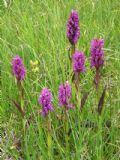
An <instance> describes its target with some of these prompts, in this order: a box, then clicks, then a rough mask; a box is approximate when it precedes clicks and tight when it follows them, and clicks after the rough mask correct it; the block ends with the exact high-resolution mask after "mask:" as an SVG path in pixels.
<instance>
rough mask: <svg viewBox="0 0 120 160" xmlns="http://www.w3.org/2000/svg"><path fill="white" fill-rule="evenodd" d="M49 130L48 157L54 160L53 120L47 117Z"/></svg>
mask: <svg viewBox="0 0 120 160" xmlns="http://www.w3.org/2000/svg"><path fill="white" fill-rule="evenodd" d="M47 129H48V135H47V145H48V157H49V159H52V138H51V120H50V118H49V117H47Z"/></svg>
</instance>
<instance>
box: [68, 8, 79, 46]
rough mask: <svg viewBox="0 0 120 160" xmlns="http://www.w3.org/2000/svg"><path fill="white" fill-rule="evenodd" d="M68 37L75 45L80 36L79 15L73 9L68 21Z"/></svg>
mask: <svg viewBox="0 0 120 160" xmlns="http://www.w3.org/2000/svg"><path fill="white" fill-rule="evenodd" d="M67 37H68V39H69V41H70V43H71V44H72V45H75V44H76V43H77V41H78V39H79V37H80V27H79V16H78V13H77V11H75V10H72V11H71V14H70V17H69V19H68V22H67Z"/></svg>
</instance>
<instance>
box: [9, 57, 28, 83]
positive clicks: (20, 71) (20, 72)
mask: <svg viewBox="0 0 120 160" xmlns="http://www.w3.org/2000/svg"><path fill="white" fill-rule="evenodd" d="M12 71H13V74H14V75H15V77H16V79H17V80H18V81H21V80H24V78H25V74H26V69H25V67H24V65H23V62H22V59H21V58H20V57H19V56H16V57H14V58H13V60H12Z"/></svg>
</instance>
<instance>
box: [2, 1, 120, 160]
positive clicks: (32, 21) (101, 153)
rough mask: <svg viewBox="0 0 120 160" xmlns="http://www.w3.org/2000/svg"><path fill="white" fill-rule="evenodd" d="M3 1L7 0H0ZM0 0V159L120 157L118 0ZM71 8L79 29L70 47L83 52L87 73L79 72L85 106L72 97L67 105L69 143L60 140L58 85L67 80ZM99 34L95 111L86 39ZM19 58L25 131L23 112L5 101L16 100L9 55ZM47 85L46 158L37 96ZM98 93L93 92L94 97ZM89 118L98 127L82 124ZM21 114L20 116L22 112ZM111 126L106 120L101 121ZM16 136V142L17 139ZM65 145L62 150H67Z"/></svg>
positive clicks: (94, 159)
mask: <svg viewBox="0 0 120 160" xmlns="http://www.w3.org/2000/svg"><path fill="white" fill-rule="evenodd" d="M6 1H7V0H6ZM8 2H10V3H8V5H7V6H6V5H5V0H4V1H3V0H0V72H1V75H0V80H1V82H0V84H1V91H0V100H1V105H0V126H1V129H0V131H1V138H0V150H1V155H2V156H1V160H8V159H10V158H11V159H12V160H19V159H23V160H47V159H51V160H56V159H58V160H61V159H62V160H65V159H66V160H119V159H120V102H119V101H120V89H119V88H120V80H119V79H120V19H119V17H120V2H119V0H81V1H80V0H11V1H8ZM71 9H76V10H77V11H78V13H79V16H80V29H81V37H80V39H79V41H78V44H77V46H76V48H77V49H78V50H83V51H84V52H85V55H86V57H87V58H86V68H87V71H86V74H85V75H81V92H82V93H84V92H85V91H88V90H90V95H89V97H88V99H87V101H86V103H85V106H84V109H83V112H82V113H80V112H78V111H79V107H80V104H78V103H76V101H75V89H74V85H73V90H72V94H73V95H72V100H73V102H74V103H75V109H73V110H70V111H69V117H68V124H69V128H71V130H70V131H69V132H70V133H69V150H68V148H66V146H65V133H64V121H63V120H61V119H60V118H59V117H61V115H62V114H63V113H62V108H60V107H59V106H58V100H57V97H58V87H59V84H60V83H64V82H65V81H66V80H68V81H69V82H70V83H71V84H72V81H71V66H70V62H69V58H68V48H69V47H70V44H69V42H68V39H67V38H66V22H67V19H68V17H69V14H70V11H71ZM94 37H98V38H103V39H104V40H105V47H104V52H105V60H106V61H105V65H104V67H103V68H102V73H101V87H100V92H99V94H100V95H101V94H102V90H103V88H104V86H105V85H107V91H106V96H105V103H104V108H103V111H102V115H101V116H98V113H97V112H96V108H97V103H98V100H97V98H96V91H95V90H94V88H93V86H92V81H93V79H94V72H93V71H91V69H90V67H89V66H90V64H89V55H90V41H91V39H92V38H94ZM16 54H17V55H20V56H21V57H22V58H23V61H24V64H25V66H26V69H27V75H26V78H25V81H24V82H23V86H24V90H25V106H24V107H25V111H26V119H27V120H29V124H28V125H27V126H26V129H25V132H23V123H22V121H23V119H22V117H21V115H20V113H19V112H18V110H17V109H16V108H15V106H14V105H13V104H12V103H11V101H10V98H12V99H15V100H16V101H18V102H19V91H18V87H17V83H16V81H15V78H14V77H13V75H12V72H11V59H12V58H13V57H14V56H15V55H16ZM30 60H32V61H36V60H38V67H39V71H37V72H33V70H32V68H31V66H30ZM45 86H46V87H48V88H50V89H51V91H52V93H53V96H54V99H53V104H54V112H53V113H51V114H50V116H51V117H50V118H51V122H52V148H51V150H52V151H51V158H49V157H48V149H47V129H46V125H45V118H43V117H42V116H41V114H40V109H41V107H40V106H39V104H38V96H39V94H40V91H41V89H42V88H43V87H45ZM100 95H99V97H100ZM87 120H88V121H91V122H93V123H95V124H97V127H94V128H91V127H84V126H81V125H80V123H81V121H82V122H84V121H87ZM25 121H26V120H25ZM107 121H109V122H111V127H109V128H108V127H106V126H105V124H106V122H107ZM18 141H20V143H21V145H17V148H16V147H15V143H16V142H18ZM66 149H67V150H68V151H67V150H66Z"/></svg>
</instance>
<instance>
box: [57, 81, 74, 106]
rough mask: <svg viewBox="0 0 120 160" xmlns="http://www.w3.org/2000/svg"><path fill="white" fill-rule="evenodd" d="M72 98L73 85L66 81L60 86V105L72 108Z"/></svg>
mask: <svg viewBox="0 0 120 160" xmlns="http://www.w3.org/2000/svg"><path fill="white" fill-rule="evenodd" d="M70 98H71V86H70V84H69V83H68V81H66V83H65V84H61V85H60V86H59V95H58V99H59V105H60V106H65V107H67V108H72V104H70Z"/></svg>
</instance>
